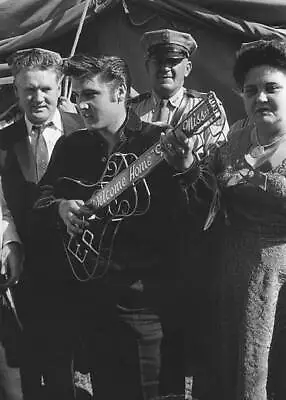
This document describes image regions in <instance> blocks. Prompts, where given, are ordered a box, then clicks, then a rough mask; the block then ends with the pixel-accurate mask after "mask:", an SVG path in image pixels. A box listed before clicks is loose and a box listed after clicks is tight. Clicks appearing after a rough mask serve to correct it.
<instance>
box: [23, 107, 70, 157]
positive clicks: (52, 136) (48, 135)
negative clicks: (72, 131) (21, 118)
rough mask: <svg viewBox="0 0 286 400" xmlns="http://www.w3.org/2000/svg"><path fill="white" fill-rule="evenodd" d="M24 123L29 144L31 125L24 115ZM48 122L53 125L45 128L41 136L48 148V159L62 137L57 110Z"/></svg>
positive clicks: (59, 116)
mask: <svg viewBox="0 0 286 400" xmlns="http://www.w3.org/2000/svg"><path fill="white" fill-rule="evenodd" d="M25 121H26V126H27V131H28V136H29V141H30V143H31V138H32V135H33V132H32V127H33V124H32V123H31V122H30V121H29V120H28V118H27V117H26V115H25ZM49 122H53V125H52V126H48V127H46V128H45V129H44V130H43V133H42V134H43V137H44V139H45V142H46V145H47V148H48V155H49V159H50V158H51V154H52V152H53V149H54V147H55V144H56V142H57V140H58V139H59V138H60V137H61V136H62V135H63V124H62V119H61V114H60V112H59V110H58V109H56V112H55V114H54V116H53V118H52V119H51V120H50V121H49Z"/></svg>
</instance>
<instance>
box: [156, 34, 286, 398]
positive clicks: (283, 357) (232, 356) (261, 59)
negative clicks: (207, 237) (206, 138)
mask: <svg viewBox="0 0 286 400" xmlns="http://www.w3.org/2000/svg"><path fill="white" fill-rule="evenodd" d="M234 78H235V80H236V83H237V85H238V87H239V89H240V91H241V95H242V99H243V102H244V106H245V111H246V114H247V119H246V120H245V121H238V122H237V123H235V124H234V125H233V126H232V128H231V131H230V134H229V140H228V142H227V143H226V144H225V145H223V146H221V147H220V148H218V149H210V150H209V154H208V156H207V157H206V158H205V159H204V160H203V161H200V162H198V161H196V160H195V159H192V156H191V155H190V153H188V159H185V161H186V160H187V163H185V166H188V165H187V164H189V165H190V164H191V162H192V164H191V166H190V168H189V169H188V170H187V171H186V172H184V173H183V174H182V175H183V177H182V179H183V180H184V182H185V184H186V185H187V187H188V189H189V193H190V192H191V191H192V190H193V189H195V190H196V192H197V196H198V197H200V196H201V195H202V193H203V195H202V197H204V200H206V196H205V193H206V191H205V190H204V187H206V185H205V184H206V182H208V185H207V186H208V188H212V190H211V192H212V196H211V199H210V201H209V205H210V207H209V214H208V217H207V222H206V225H205V227H207V226H209V225H211V224H212V222H213V220H214V219H217V215H218V214H220V215H221V216H222V223H221V224H215V225H214V226H213V227H215V229H218V231H217V235H216V236H217V237H219V246H220V247H219V251H218V254H219V256H218V257H219V258H218V261H219V262H218V265H219V266H220V267H219V271H218V276H217V282H218V283H217V293H218V298H219V314H220V315H219V318H218V324H219V328H220V333H221V337H220V340H219V342H220V343H219V345H218V346H217V347H218V349H219V359H218V360H217V362H218V370H219V375H220V378H221V380H220V390H219V392H218V393H217V394H214V397H213V398H215V399H220V400H267V399H271V400H272V399H275V400H280V399H285V398H286V285H285V280H286V42H284V41H280V40H277V39H273V40H260V41H256V42H252V43H248V44H245V45H243V46H242V48H241V50H240V51H239V52H238V54H237V58H236V62H235V66H234ZM166 140H167V139H166ZM168 140H169V141H171V146H170V143H169V144H167V143H164V139H163V146H164V147H165V151H166V152H167V153H168V149H169V158H170V159H171V158H172V157H173V158H174V157H175V156H177V153H178V152H175V153H174V152H173V150H172V149H171V147H172V145H174V146H176V145H177V146H178V145H182V143H181V144H179V143H178V142H177V143H176V139H175V138H171V139H170V138H168ZM190 148H192V145H191V143H190V141H189V149H190ZM166 157H167V158H168V154H167V156H166ZM210 182H212V183H211V184H210ZM202 189H203V190H202ZM193 199H194V197H191V196H190V200H191V203H192V207H193V206H194V201H193Z"/></svg>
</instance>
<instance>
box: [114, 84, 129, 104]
mask: <svg viewBox="0 0 286 400" xmlns="http://www.w3.org/2000/svg"><path fill="white" fill-rule="evenodd" d="M126 96H127V88H126V86H125V85H124V84H121V85H120V86H119V87H118V89H117V93H116V100H117V102H118V103H120V102H122V101H125V99H126Z"/></svg>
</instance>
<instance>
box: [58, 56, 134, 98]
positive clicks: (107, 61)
mask: <svg viewBox="0 0 286 400" xmlns="http://www.w3.org/2000/svg"><path fill="white" fill-rule="evenodd" d="M64 73H65V75H67V76H71V77H72V78H74V79H79V80H85V79H92V78H93V77H94V76H96V75H100V78H101V80H102V81H103V82H105V83H110V84H111V87H112V89H113V90H115V89H116V88H118V87H119V86H120V85H122V84H123V85H125V87H126V90H127V94H128V95H129V93H130V86H131V77H130V71H129V68H128V65H127V63H126V62H125V61H124V60H123V59H122V58H120V57H116V56H106V55H100V56H97V57H95V56H89V55H86V54H76V55H74V56H73V57H71V58H70V59H68V60H66V61H65V68H64Z"/></svg>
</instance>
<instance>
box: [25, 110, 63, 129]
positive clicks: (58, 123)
mask: <svg viewBox="0 0 286 400" xmlns="http://www.w3.org/2000/svg"><path fill="white" fill-rule="evenodd" d="M25 122H26V126H27V131H28V134H29V135H30V134H31V132H32V127H33V125H34V124H32V123H31V121H29V120H28V118H27V115H26V114H25ZM49 122H53V124H54V128H55V129H57V130H59V131H61V132H62V131H63V127H62V118H61V114H60V112H59V110H58V109H56V111H55V113H54V115H53V118H52V119H51V120H50V121H49Z"/></svg>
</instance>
